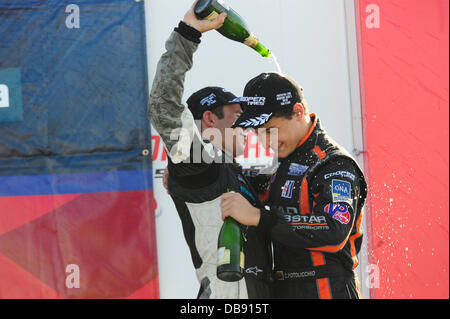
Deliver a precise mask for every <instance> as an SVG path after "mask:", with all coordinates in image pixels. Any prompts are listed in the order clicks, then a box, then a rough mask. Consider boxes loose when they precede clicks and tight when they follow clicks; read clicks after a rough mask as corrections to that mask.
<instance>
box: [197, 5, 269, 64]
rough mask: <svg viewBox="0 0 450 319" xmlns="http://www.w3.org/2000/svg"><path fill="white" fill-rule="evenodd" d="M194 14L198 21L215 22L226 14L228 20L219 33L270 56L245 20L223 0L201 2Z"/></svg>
mask: <svg viewBox="0 0 450 319" xmlns="http://www.w3.org/2000/svg"><path fill="white" fill-rule="evenodd" d="M194 12H195V15H196V16H197V18H198V19H203V20H214V19H215V18H217V16H218V15H219V14H221V13H222V12H226V13H227V18H226V19H225V22H224V24H223V26H222V27H220V28H219V29H218V30H217V31H219V33H220V34H222V35H223V36H225V37H227V38H228V39H231V40H234V41H238V42H242V43H244V44H245V45H248V46H249V47H251V48H253V49H254V50H255V51H256V52H258V53H259V54H261V55H262V56H263V57H265V58H268V57H269V56H270V51H269V50H268V49H266V47H265V46H264V45H262V44H261V42H259V40H258V38H257V37H255V36H254V35H253V34H252V33H251V32H250V30H249V28H248V27H247V24H246V23H245V21H244V19H242V17H241V16H239V14H237V13H236V11H234V10H233V9H232V8H230V7H229V6H228V5H227V4H225V2H224V1H223V0H199V1H198V3H197V4H196V6H195V8H194Z"/></svg>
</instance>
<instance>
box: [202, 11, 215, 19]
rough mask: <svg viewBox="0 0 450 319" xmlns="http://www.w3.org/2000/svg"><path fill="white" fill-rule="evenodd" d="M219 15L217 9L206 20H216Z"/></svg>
mask: <svg viewBox="0 0 450 319" xmlns="http://www.w3.org/2000/svg"><path fill="white" fill-rule="evenodd" d="M218 16H219V14H218V13H217V12H216V11H213V12H211V13H210V14H209V16H207V17H206V18H205V19H204V20H214V19H215V18H217V17H218Z"/></svg>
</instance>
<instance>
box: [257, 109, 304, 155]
mask: <svg viewBox="0 0 450 319" xmlns="http://www.w3.org/2000/svg"><path fill="white" fill-rule="evenodd" d="M311 125H312V122H311V119H310V117H309V116H308V115H307V114H305V112H304V109H303V107H302V105H301V104H296V105H295V106H294V108H293V112H292V116H291V118H288V117H277V116H274V117H272V118H271V119H270V120H269V122H267V123H266V124H265V125H263V126H262V127H261V128H259V129H258V136H259V138H260V140H261V142H262V143H263V146H264V147H265V148H267V147H268V146H270V148H272V150H274V151H277V152H278V157H279V158H286V157H288V156H289V155H290V154H291V153H292V152H293V151H294V150H295V149H296V148H297V147H298V144H299V142H300V141H301V140H302V139H303V138H304V137H305V136H306V135H307V133H308V131H309V129H310V128H311Z"/></svg>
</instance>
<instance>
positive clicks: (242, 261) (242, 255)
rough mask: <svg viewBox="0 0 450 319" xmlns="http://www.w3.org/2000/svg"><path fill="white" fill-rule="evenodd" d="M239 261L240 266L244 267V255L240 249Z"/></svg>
mask: <svg viewBox="0 0 450 319" xmlns="http://www.w3.org/2000/svg"><path fill="white" fill-rule="evenodd" d="M240 262H241V268H242V269H245V255H244V252H243V251H241V256H240Z"/></svg>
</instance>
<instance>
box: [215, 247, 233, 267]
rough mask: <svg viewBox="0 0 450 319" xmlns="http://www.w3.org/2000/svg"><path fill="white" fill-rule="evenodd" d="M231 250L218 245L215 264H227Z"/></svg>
mask: <svg viewBox="0 0 450 319" xmlns="http://www.w3.org/2000/svg"><path fill="white" fill-rule="evenodd" d="M230 256H231V252H230V250H229V249H226V248H225V247H220V248H219V250H218V251H217V265H218V266H220V265H227V264H229V263H230V260H231V259H230Z"/></svg>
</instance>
